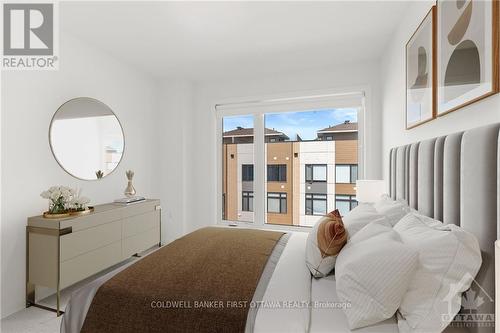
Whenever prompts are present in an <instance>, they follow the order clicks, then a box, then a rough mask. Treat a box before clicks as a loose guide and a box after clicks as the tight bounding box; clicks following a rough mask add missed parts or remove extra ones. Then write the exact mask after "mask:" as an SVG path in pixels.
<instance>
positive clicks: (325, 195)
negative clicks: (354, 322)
mask: <svg viewBox="0 0 500 333" xmlns="http://www.w3.org/2000/svg"><path fill="white" fill-rule="evenodd" d="M315 195H321V196H324V197H325V198H324V199H323V198H315V197H314V196H315ZM307 196H310V198H308V197H307ZM308 201H310V202H311V212H312V213H311V214H307V202H308ZM314 201H324V202H325V213H324V214H314ZM305 205H306V206H305V207H306V208H305V212H304V215H306V216H323V215H326V214H327V213H328V194H326V193H325V194H324V193H306V195H305Z"/></svg>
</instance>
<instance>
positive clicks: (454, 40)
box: [437, 0, 500, 116]
mask: <svg viewBox="0 0 500 333" xmlns="http://www.w3.org/2000/svg"><path fill="white" fill-rule="evenodd" d="M437 12H438V17H437V22H438V37H437V39H438V45H437V46H438V47H437V58H438V59H437V67H438V70H437V72H438V73H437V77H438V91H437V98H438V100H437V116H443V115H446V114H448V113H450V112H453V111H456V110H458V109H460V108H462V107H464V106H467V105H470V104H472V103H475V102H477V101H479V100H481V99H483V98H486V97H488V96H491V95H494V94H496V93H498V92H499V89H500V86H499V49H498V48H499V20H500V19H499V1H498V0H486V1H475V0H458V1H455V0H453V1H449V0H438V2H437Z"/></svg>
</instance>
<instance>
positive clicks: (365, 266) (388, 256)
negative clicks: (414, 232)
mask: <svg viewBox="0 0 500 333" xmlns="http://www.w3.org/2000/svg"><path fill="white" fill-rule="evenodd" d="M417 261H418V253H417V252H416V251H415V250H413V249H412V248H411V247H409V246H406V245H404V244H403V243H402V242H401V239H400V237H399V235H398V234H397V233H396V232H395V231H393V230H392V227H391V226H387V225H383V224H381V223H370V224H368V225H367V226H366V227H365V228H363V229H362V230H360V231H359V232H358V233H357V234H356V235H354V236H353V237H352V238H351V239H350V240H349V241H348V242H347V244H346V245H345V246H344V248H343V249H342V251H340V253H339V255H338V257H337V263H336V264H335V279H336V281H337V294H338V296H339V299H340V301H341V302H345V303H346V304H349V305H350V306H346V307H345V308H344V312H345V314H346V317H347V321H348V324H349V327H350V328H351V329H355V328H359V327H364V326H368V325H372V324H375V323H378V322H380V321H383V320H386V319H388V318H390V317H392V316H393V315H394V313H395V312H396V310H397V309H398V307H399V305H400V303H401V300H402V299H403V297H404V295H405V292H406V290H407V287H408V284H409V283H410V281H411V278H412V275H413V273H414V272H415V269H416V268H417Z"/></svg>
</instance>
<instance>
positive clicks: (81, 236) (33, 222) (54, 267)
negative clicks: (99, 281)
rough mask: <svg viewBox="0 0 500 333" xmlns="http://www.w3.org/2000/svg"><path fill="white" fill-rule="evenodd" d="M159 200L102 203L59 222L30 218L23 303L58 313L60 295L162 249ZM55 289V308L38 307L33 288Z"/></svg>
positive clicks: (27, 234) (27, 230)
mask: <svg viewBox="0 0 500 333" xmlns="http://www.w3.org/2000/svg"><path fill="white" fill-rule="evenodd" d="M160 212H161V206H160V201H159V200H145V201H142V202H139V203H135V204H131V205H128V206H123V205H118V204H104V205H98V206H95V207H94V211H93V212H92V213H89V214H86V215H80V216H74V217H67V218H63V219H46V218H43V216H33V217H30V218H28V226H27V227H26V237H27V240H26V305H27V306H32V305H33V306H37V307H41V308H44V309H46V310H52V311H55V312H57V315H60V314H61V313H62V311H61V310H60V308H59V307H60V304H59V303H60V291H61V289H64V288H66V287H68V286H70V285H72V284H74V283H76V282H78V281H81V280H83V279H85V278H87V277H89V276H91V275H94V274H96V273H98V272H100V271H102V270H104V269H106V268H109V267H111V266H113V265H115V264H117V263H119V262H121V261H123V260H126V259H128V258H130V257H131V256H133V255H137V254H138V253H140V252H142V251H144V250H147V249H149V248H151V247H153V246H161V240H160V234H161V214H160ZM36 286H44V287H48V288H53V289H55V290H56V297H57V308H56V309H51V308H48V307H45V306H43V305H39V304H37V303H36V299H35V287H36Z"/></svg>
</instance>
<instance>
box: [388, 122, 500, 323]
mask: <svg viewBox="0 0 500 333" xmlns="http://www.w3.org/2000/svg"><path fill="white" fill-rule="evenodd" d="M499 129H500V124H494V125H488V126H484V127H480V128H476V129H472V130H468V131H465V132H461V133H455V134H450V135H447V136H443V137H438V138H434V139H430V140H425V141H421V142H416V143H413V144H410V145H406V146H401V147H397V148H393V149H391V151H390V172H389V173H390V175H389V189H390V195H391V197H392V198H393V199H402V200H405V201H407V202H408V204H409V205H410V206H411V207H412V208H414V209H417V210H418V211H420V212H421V213H423V214H425V215H427V216H430V217H433V218H435V219H437V220H440V221H443V222H444V223H453V224H456V225H459V226H461V227H462V228H464V229H466V230H468V231H469V232H471V233H473V234H474V235H475V236H476V237H477V239H478V241H479V245H480V247H481V252H482V258H483V264H482V266H481V270H480V272H479V274H478V276H477V277H476V281H477V283H473V285H472V288H473V290H474V291H476V293H477V295H478V296H481V297H482V300H483V301H484V303H483V304H482V305H480V306H479V307H478V309H477V313H487V314H493V313H495V306H494V301H493V299H494V297H495V282H494V279H495V267H494V242H495V240H496V239H498V238H499V230H500V228H499V226H498V223H499V220H500V164H499V156H500V153H499V152H500V143H499ZM481 288H482V289H484V290H481ZM471 331H481V332H486V331H491V332H493V328H491V327H490V328H480V329H478V328H477V327H476V328H473V329H471Z"/></svg>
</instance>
